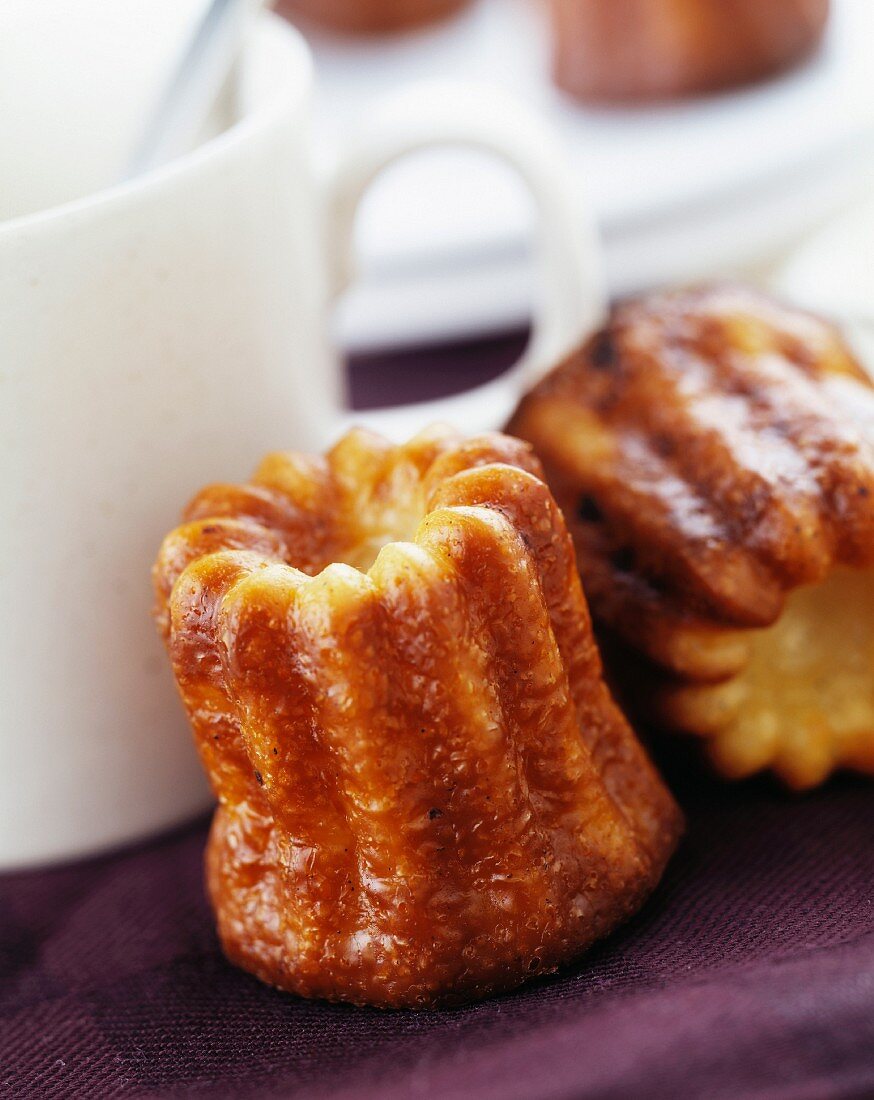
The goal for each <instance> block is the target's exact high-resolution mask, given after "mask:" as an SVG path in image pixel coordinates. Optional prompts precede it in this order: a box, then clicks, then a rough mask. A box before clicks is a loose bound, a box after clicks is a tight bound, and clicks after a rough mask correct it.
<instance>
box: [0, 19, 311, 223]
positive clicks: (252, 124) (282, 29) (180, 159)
mask: <svg viewBox="0 0 874 1100" xmlns="http://www.w3.org/2000/svg"><path fill="white" fill-rule="evenodd" d="M261 38H263V39H265V40H267V41H271V40H272V41H273V42H277V43H280V44H281V45H282V47H283V49H284V51H285V53H286V55H288V56H291V55H294V57H293V60H292V61H291V62H290V63H289V62H288V57H287V58H286V63H285V64H282V65H277V66H276V67H275V68H276V70H277V72H276V74H275V77H274V78H273V80H272V85H273V86H271V88H270V90H269V91H268V92H267V94H266V95H265V96H264V98H263V101H262V102H258V103H256V104H255V105H254V107H253V108H252V109H251V110H247V111H246V112H245V113H244V114H243V115H242V117H240V118H238V119H236V120H235V121H234V122H232V123H231V125H230V126H228V127H227V128H226V129H224V130H222V131H221V132H220V133H218V134H215V135H214V136H213V137H211V138H208V139H207V140H206V141H203V142H200V143H199V144H198V145H196V146H195V147H194V148H193V149H190V150H188V152H186V153H182V154H180V155H179V156H177V157H173V158H172V160H169V161H167V162H166V163H164V164H160V165H158V166H157V167H155V168H150V169H149V170H148V171H147V172H144V173H142V175H139V176H135V177H134V178H133V179H129V180H121V181H119V182H118V183H111V184H109V185H108V186H106V187H101V188H99V189H98V190H97V191H92V192H90V193H89V194H87V195H81V196H79V197H78V198H75V199H68V200H67V201H66V202H61V203H56V204H55V205H53V206H47V207H44V208H43V209H41V210H33V211H31V212H30V213H27V214H18V215H15V216H14V217H12V218H8V219H6V220H0V243H2V241H3V240H4V239H6V238H8V237H12V236H14V235H15V234H17V233H21V232H26V231H27V230H30V229H35V228H38V227H41V226H43V225H47V224H52V223H56V222H59V221H62V220H64V219H68V218H75V217H77V216H80V215H83V214H86V213H88V212H90V211H92V210H95V209H99V208H101V207H103V206H106V205H110V204H111V203H113V202H116V201H123V200H125V199H129V198H131V197H134V196H136V195H138V194H140V193H141V192H148V191H150V190H151V189H153V188H155V187H158V186H160V185H161V184H163V183H166V182H167V181H169V180H172V179H173V178H174V177H176V176H181V175H184V174H186V173H188V172H191V171H196V170H198V169H199V168H201V167H203V166H204V165H205V164H208V163H209V162H210V161H212V160H213V159H214V158H216V157H221V156H224V155H228V154H229V153H232V152H233V151H234V150H235V149H236V148H237V147H238V146H239V145H241V144H243V143H244V142H246V141H247V140H249V138H250V137H252V136H253V135H256V134H258V133H260V132H262V131H263V130H265V129H269V127H270V126H271V125H272V124H273V123H274V122H275V121H276V119H277V118H279V117H280V116H281V115H282V114H283V113H285V112H286V111H287V110H288V109H289V103H290V100H293V103H292V109H299V108H301V107H302V106H303V105H304V104H305V103H306V102H307V96H308V93H309V91H310V89H311V87H312V84H313V79H314V62H313V56H312V51H311V50H310V47H309V45H308V44H307V41H306V39H305V38H304V37H303V35H302V34H301V33H300V31H299V30H297V28H296V27H294V26H292V24H291V23H289V22H288V21H287V20H285V19H282V18H281V17H280V16H278V15H275V14H274V13H273V12H271V11H265V12H263V13H262V14H261V15H260V16H259V17H258V18H257V20H256V21H255V25H254V27H253V28H252V29H251V31H250V34H249V36H248V37H247V39H246V42H245V44H244V47H243V54H244V56H245V55H247V54H249V53H250V52H251V51H252V50H253V49H254V48H255V47H256V46H257V44H258V41H259V39H261ZM290 93H291V94H290Z"/></svg>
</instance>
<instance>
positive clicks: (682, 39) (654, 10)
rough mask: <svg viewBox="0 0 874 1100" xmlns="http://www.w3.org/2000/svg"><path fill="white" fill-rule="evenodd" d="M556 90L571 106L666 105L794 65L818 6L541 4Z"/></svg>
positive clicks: (703, 1)
mask: <svg viewBox="0 0 874 1100" xmlns="http://www.w3.org/2000/svg"><path fill="white" fill-rule="evenodd" d="M550 3H551V5H552V20H553V44H554V52H553V57H554V61H553V65H554V74H555V79H556V83H557V84H558V85H559V87H560V88H562V89H564V90H565V91H566V92H569V93H570V94H571V95H573V96H576V97H577V98H579V99H582V100H587V101H592V102H597V101H608V102H609V101H614V102H621V101H638V102H642V101H647V100H658V99H671V98H676V97H679V96H688V95H695V94H698V93H703V92H711V91H717V90H719V89H723V88H729V87H732V86H737V85H742V84H748V83H751V82H753V81H756V80H760V79H763V78H764V77H767V76H771V75H773V74H775V73H778V72H781V71H783V70H784V69H787V68H789V67H791V66H792V65H794V64H796V63H798V62H800V61H802V60H803V59H804V58H805V57H807V56H808V55H809V54H811V53H812V52H813V50H814V49H815V48H816V47H817V45H818V44H819V42H820V40H821V39H822V35H823V31H824V29H825V25H826V22H827V20H828V13H829V3H828V0H550Z"/></svg>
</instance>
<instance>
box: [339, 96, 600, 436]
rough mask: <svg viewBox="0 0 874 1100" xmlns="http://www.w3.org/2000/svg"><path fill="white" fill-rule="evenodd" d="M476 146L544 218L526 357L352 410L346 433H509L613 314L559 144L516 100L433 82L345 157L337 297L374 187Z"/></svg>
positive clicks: (389, 113) (589, 226)
mask: <svg viewBox="0 0 874 1100" xmlns="http://www.w3.org/2000/svg"><path fill="white" fill-rule="evenodd" d="M434 146H467V147H472V148H474V149H479V150H484V151H486V152H489V153H492V154H494V155H495V156H497V157H498V158H500V159H502V160H504V161H505V162H506V163H508V164H509V165H510V166H511V167H512V168H514V169H515V170H516V171H517V172H518V174H519V175H520V176H521V178H522V180H523V181H524V182H525V183H526V184H527V186H528V188H529V190H530V191H531V194H532V196H533V198H534V201H535V206H536V209H537V213H538V222H539V225H538V230H537V234H536V243H537V251H538V254H539V255H538V258H539V268H540V276H541V281H542V290H541V295H540V305H539V308H538V309H537V312H536V315H535V317H534V321H533V325H532V335H531V340H530V342H529V345H528V348H527V349H526V351H525V353H524V355H523V357H522V359H521V360H520V362H519V363H517V364H516V366H515V367H513V368H512V369H511V370H510V371H508V372H506V373H505V374H503V375H501V376H500V377H499V378H497V379H494V380H493V381H491V382H487V383H485V384H484V385H480V386H477V387H475V388H473V389H471V390H467V391H465V392H463V393H461V394H457V395H454V396H451V397H445V398H440V399H438V400H433V401H427V402H421V403H417V404H413V405H405V406H399V407H394V408H388V409H376V410H369V411H367V412H361V413H355V414H352V413H348V412H347V413H345V414H344V415H343V416H342V418H341V419H342V422H343V423H342V427H348V426H351V425H352V424H359V425H366V426H367V427H370V428H373V429H374V430H376V431H380V432H382V433H383V434H385V435H388V436H389V437H390V438H394V439H396V440H401V439H405V438H407V437H409V436H411V435H414V434H415V432H416V431H418V430H419V429H421V428H422V427H424V426H426V425H427V424H429V423H432V422H434V421H448V422H449V423H451V424H453V425H454V426H455V427H456V428H458V429H460V430H461V431H463V432H466V433H475V432H478V431H484V430H487V429H493V428H500V427H502V426H503V424H504V423H505V422H506V420H507V419H508V418H509V417H510V415H511V413H512V412H513V409H514V408H515V406H516V403H517V401H518V400H519V397H520V396H521V394H522V392H523V391H524V390H525V389H526V388H527V387H528V386H530V385H532V384H533V383H534V382H535V381H537V379H538V378H539V377H540V376H541V375H542V374H544V373H545V372H546V371H547V370H549V369H550V368H551V367H552V366H553V365H554V364H555V363H556V361H557V360H558V359H559V358H560V357H561V356H562V355H564V354H565V353H566V352H567V351H568V350H570V348H571V347H573V346H574V345H575V344H576V343H578V342H579V341H580V339H581V338H582V337H583V336H584V335H586V334H587V333H588V332H590V331H591V330H592V329H594V328H595V327H596V326H597V325H599V324H600V323H601V321H602V319H603V317H604V314H605V312H606V294H605V288H604V278H603V274H602V263H601V249H600V243H599V240H598V234H597V230H596V226H595V222H594V218H593V217H592V214H591V210H590V208H589V207H588V206H586V205H585V204H584V203H583V202H582V200H581V187H580V184H579V181H578V180H577V179H576V178H574V177H572V175H571V172H570V169H569V166H568V164H567V161H566V158H565V156H564V153H563V152H562V149H561V147H560V145H559V143H558V141H557V140H556V138H555V137H554V136H553V135H552V134H551V133H550V131H549V128H548V127H547V126H546V124H545V123H544V122H543V121H542V120H541V119H540V118H539V117H538V116H537V115H536V114H535V113H534V112H533V111H531V110H530V109H529V108H528V107H527V106H526V105H525V104H523V103H521V102H520V101H519V100H517V99H516V98H515V97H513V96H511V95H508V94H506V93H504V92H499V91H497V90H496V89H492V88H482V87H479V86H477V85H469V84H464V85H459V84H447V83H444V82H428V83H426V84H415V85H413V86H412V87H407V88H405V89H404V90H403V91H402V92H401V93H398V94H396V95H393V96H390V97H389V98H388V99H386V100H384V101H383V102H382V104H381V105H380V106H379V107H378V108H377V110H376V112H375V113H374V114H373V115H372V116H371V119H370V121H369V122H368V123H367V124H366V125H365V126H364V128H363V132H362V133H361V135H360V136H359V137H358V139H357V140H356V142H355V144H354V145H353V146H352V147H351V149H349V151H348V152H347V153H346V155H345V157H344V158H343V161H342V163H341V165H340V167H339V169H338V171H337V173H336V175H335V177H334V179H333V181H332V184H331V186H330V187H329V191H328V210H327V227H328V232H329V234H330V236H329V240H328V258H329V264H330V277H331V284H330V285H331V287H332V291H333V297H334V298H335V299H336V297H337V296H339V295H340V294H341V293H342V292H343V290H345V288H346V287H347V286H348V284H349V283H350V281H351V280H352V278H353V275H354V270H355V263H354V227H355V218H356V215H357V212H358V207H359V205H360V203H361V200H362V199H363V197H364V195H365V193H366V191H367V189H368V187H369V186H370V184H371V183H372V182H373V181H374V179H375V178H376V177H377V176H378V175H379V173H380V172H382V171H383V169H385V168H387V167H388V166H389V165H391V164H392V163H393V162H395V161H396V160H399V159H400V158H401V157H404V156H406V155H407V154H409V153H412V152H415V151H417V150H421V149H425V148H431V147H434Z"/></svg>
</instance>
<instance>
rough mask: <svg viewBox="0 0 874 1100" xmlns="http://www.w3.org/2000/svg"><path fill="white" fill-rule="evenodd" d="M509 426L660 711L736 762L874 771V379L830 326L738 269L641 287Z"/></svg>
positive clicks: (644, 707) (804, 771)
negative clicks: (534, 457) (663, 286)
mask: <svg viewBox="0 0 874 1100" xmlns="http://www.w3.org/2000/svg"><path fill="white" fill-rule="evenodd" d="M509 430H510V431H512V432H513V433H514V434H517V435H519V436H521V437H522V438H523V439H527V440H529V441H530V442H531V443H532V444H533V445H534V448H535V450H536V451H537V453H538V455H539V456H540V458H541V459H542V460H543V462H544V465H545V468H546V473H547V480H548V482H549V484H550V486H551V488H552V489H553V492H554V493H555V495H556V498H557V500H558V502H559V504H560V505H561V507H562V509H563V510H564V512H565V515H566V517H567V519H568V522H569V526H570V528H571V532H572V534H573V537H574V541H575V544H576V548H577V557H578V561H579V567H580V571H581V574H582V578H583V585H584V587H585V590H586V595H587V598H588V600H589V603H590V606H591V608H592V614H593V616H594V618H595V621H596V624H597V625H599V626H601V627H604V628H606V629H607V631H608V632H609V635H610V636H613V640H616V638H618V640H619V642H620V645H619V646H618V656H617V660H616V661H610V662H609V663H610V667H611V671H615V672H617V673H618V678H619V679H624V681H625V683H626V685H627V686H629V688H630V695H629V698H630V699H631V700H632V701H636V703H637V705H638V707H639V709H640V710H641V712H642V713H643V715H644V716H645V717H646V718H649V719H655V720H656V721H658V722H660V723H661V724H662V725H664V726H667V727H671V728H676V729H679V730H685V731H689V732H692V733H697V734H700V735H702V736H703V737H705V738H707V739H708V743H709V747H710V752H711V754H712V757H713V759H714V761H715V763H716V766H717V767H718V769H719V770H720V771H721V772H723V773H724V774H725V775H727V776H731V777H740V776H745V775H749V774H751V773H753V772H756V771H758V770H760V769H764V768H768V767H771V768H773V769H774V770H775V771H776V772H777V773H778V774H779V775H780V776H781V777H782V778H783V779H784V780H785V781H786V782H787V783H788V784H789V785H791V786H793V787H797V788H804V787H811V786H814V785H816V784H817V783H819V782H821V781H822V780H823V779H825V778H826V777H827V776H828V775H829V774H830V773H831V772H832V771H833V770H834V769H835V768H839V767H846V768H852V769H856V770H858V771H862V772H866V773H868V774H874V571H872V567H874V389H872V386H871V382H870V381H869V378H868V376H867V375H866V374H865V373H864V371H863V370H862V368H861V366H860V365H859V364H858V363H857V361H856V360H855V359H854V358H853V355H852V354H851V353H850V351H849V350H848V348H847V347H846V345H845V344H844V342H843V341H842V339H841V337H840V335H839V334H838V333H837V331H836V330H835V329H834V328H832V327H831V326H830V325H828V324H827V323H825V322H824V321H821V320H819V319H818V318H816V317H814V316H812V315H810V314H807V313H802V312H800V311H798V310H795V309H791V308H788V307H785V306H781V305H780V304H778V303H777V302H775V301H773V300H771V299H769V298H767V297H764V296H762V295H761V294H759V293H757V292H755V291H753V290H748V289H743V288H739V287H729V286H726V287H709V288H702V289H697V290H688V291H677V292H673V293H664V294H655V295H651V296H649V297H645V298H642V299H640V300H637V301H630V302H628V303H625V304H622V305H619V306H618V307H617V308H615V309H614V311H613V313H612V316H611V317H610V319H609V322H608V324H607V325H606V327H605V328H604V329H603V330H602V331H600V332H598V333H597V334H596V335H595V336H593V337H592V338H591V339H590V340H589V341H588V343H587V344H586V345H585V346H584V347H583V348H582V349H581V350H579V351H578V352H576V353H575V354H573V355H571V356H570V357H569V358H568V359H567V360H566V361H565V362H564V363H562V364H561V365H560V366H559V367H558V368H557V369H556V370H555V371H554V372H553V373H552V374H551V375H549V376H548V377H547V378H546V379H545V380H544V381H543V382H542V383H541V384H540V385H538V386H537V388H536V389H535V390H534V391H533V392H532V393H531V394H529V395H528V396H527V397H526V398H525V399H524V400H523V401H522V404H521V405H520V407H519V409H518V411H517V413H516V414H515V416H514V418H513V420H512V422H511V424H510V426H509ZM611 648H612V647H611ZM633 655H637V656H638V657H640V658H642V661H641V663H640V665H639V666H638V667H634V665H635V663H634V661H633V660H632V659H631V658H632V656H633ZM632 669H633V673H632V672H631V671H630V670H632ZM623 673H624V676H623ZM650 689H651V691H650Z"/></svg>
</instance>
